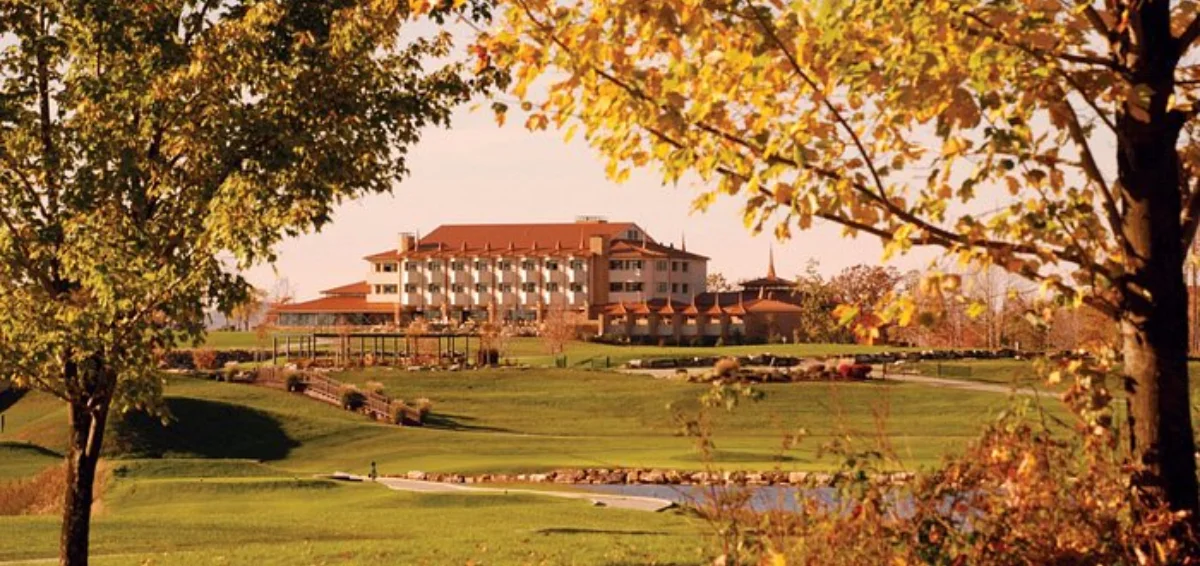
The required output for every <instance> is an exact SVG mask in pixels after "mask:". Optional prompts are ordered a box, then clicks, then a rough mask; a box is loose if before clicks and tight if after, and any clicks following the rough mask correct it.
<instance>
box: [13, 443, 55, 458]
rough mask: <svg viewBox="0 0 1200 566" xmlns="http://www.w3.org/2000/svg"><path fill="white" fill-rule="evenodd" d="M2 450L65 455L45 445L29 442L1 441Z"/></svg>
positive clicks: (48, 455)
mask: <svg viewBox="0 0 1200 566" xmlns="http://www.w3.org/2000/svg"><path fill="white" fill-rule="evenodd" d="M0 450H4V451H8V452H25V453H28V454H29V455H37V456H46V457H47V458H62V457H63V455H62V454H59V453H58V452H55V451H53V450H51V449H49V448H46V447H44V446H38V445H37V444H31V443H28V442H9V441H3V442H0Z"/></svg>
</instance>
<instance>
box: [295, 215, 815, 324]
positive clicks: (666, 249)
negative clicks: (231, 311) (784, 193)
mask: <svg viewBox="0 0 1200 566" xmlns="http://www.w3.org/2000/svg"><path fill="white" fill-rule="evenodd" d="M365 259H366V261H367V264H368V267H367V273H366V278H365V279H364V280H362V281H358V282H355V283H350V284H347V285H343V286H340V287H335V288H333V289H327V290H325V291H323V292H322V295H323V296H322V297H321V298H318V299H315V300H311V301H307V302H301V303H291V304H287V305H280V306H277V307H276V308H275V309H274V311H273V313H274V315H275V317H276V322H277V324H279V325H281V326H314V327H315V326H334V325H368V326H383V325H406V324H408V323H409V322H410V321H412V320H414V319H417V318H424V319H426V320H432V321H447V322H465V321H467V320H476V321H497V322H521V321H528V322H536V321H540V320H542V319H543V318H544V317H545V316H546V315H547V313H550V312H554V311H559V312H561V311H566V312H573V313H578V314H580V315H584V317H586V319H587V320H589V321H591V322H592V323H593V324H595V325H597V328H596V331H597V332H599V333H601V334H625V335H628V336H649V337H668V338H669V337H674V338H676V339H683V338H687V337H699V336H709V337H715V336H729V335H731V334H732V335H740V334H743V333H746V334H764V335H765V334H767V333H785V332H789V330H788V328H787V327H789V326H791V324H790V323H789V322H788V319H789V318H794V317H795V315H796V313H798V312H799V311H800V309H799V308H798V307H797V306H796V305H795V303H796V301H795V299H796V297H797V296H796V295H795V293H794V291H793V290H792V287H793V285H792V284H791V282H789V281H786V280H784V279H780V278H778V277H776V276H775V273H774V265H773V261H772V264H771V266H770V267H769V269H768V275H767V277H764V278H761V279H756V280H753V281H747V282H744V283H743V284H742V285H743V288H742V289H741V290H739V291H732V292H716V293H708V292H705V291H706V290H705V278H706V275H707V264H708V258H707V257H705V256H702V255H699V254H696V253H692V252H689V251H687V248H686V245H685V243H684V242H682V241H681V242H680V245H679V247H675V246H674V245H668V244H663V243H660V242H659V241H658V240H656V239H655V238H653V237H651V236H650V235H649V234H648V233H646V231H645V230H644V229H643V228H642V227H641V226H638V225H637V224H634V223H631V222H608V221H606V220H604V219H601V218H596V217H581V218H579V219H577V220H576V221H575V222H572V223H551V224H470V225H443V226H440V227H438V228H437V229H435V230H434V231H432V232H430V233H429V234H426V235H424V236H420V237H418V236H417V235H415V234H401V235H400V237H399V241H398V242H397V247H396V248H395V249H391V250H387V251H384V252H380V253H377V254H373V255H369V256H367V257H366V258H365ZM581 318H583V317H581Z"/></svg>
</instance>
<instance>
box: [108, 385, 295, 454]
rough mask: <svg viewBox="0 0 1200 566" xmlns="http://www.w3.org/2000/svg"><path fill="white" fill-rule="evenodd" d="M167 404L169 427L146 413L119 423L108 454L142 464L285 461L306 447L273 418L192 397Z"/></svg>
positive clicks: (243, 407)
mask: <svg viewBox="0 0 1200 566" xmlns="http://www.w3.org/2000/svg"><path fill="white" fill-rule="evenodd" d="M165 402H166V405H167V410H168V411H169V414H170V415H171V419H170V421H169V422H168V423H167V424H166V425H164V424H163V423H162V421H161V420H160V419H159V418H157V417H154V416H151V415H148V414H146V413H142V412H137V413H130V414H128V415H126V416H125V417H124V418H123V419H119V420H117V421H116V422H114V423H113V435H112V443H111V444H109V445H108V446H106V452H107V453H109V454H114V453H115V454H120V455H122V456H132V457H139V458H161V457H163V456H174V457H179V456H183V457H198V458H241V459H251V460H281V459H283V458H285V457H286V456H287V455H288V452H290V451H291V449H292V448H295V447H297V446H299V445H300V443H299V442H297V441H295V440H293V439H291V438H289V437H288V435H287V433H285V432H284V431H283V428H282V427H281V426H280V423H279V420H278V419H277V418H276V417H275V416H273V415H271V414H270V413H266V412H263V411H259V410H257V409H252V408H249V407H245V406H241V405H233V404H230V403H221V402H219V401H207V400H204V399H192V398H187V397H172V398H168V399H166V401H165Z"/></svg>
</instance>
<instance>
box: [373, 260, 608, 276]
mask: <svg viewBox="0 0 1200 566" xmlns="http://www.w3.org/2000/svg"><path fill="white" fill-rule="evenodd" d="M516 263H517V262H513V261H511V260H500V261H495V262H493V261H484V260H476V261H474V262H466V261H451V262H450V263H449V268H450V271H466V270H467V266H468V265H470V266H471V267H472V268H473V269H474V270H475V271H489V270H491V269H492V268H495V269H497V270H499V271H512V270H513V266H514V265H515V264H516ZM519 263H520V265H521V269H523V270H525V271H533V270H536V269H541V268H545V269H546V270H549V271H558V270H559V269H561V268H562V262H560V261H559V260H557V259H547V260H533V259H526V260H521V261H520V262H519ZM442 265H443V264H442V262H441V261H438V260H429V261H406V262H404V270H405V271H420V270H421V269H422V268H426V269H428V270H429V271H441V270H442ZM567 267H568V268H569V269H574V270H581V269H586V268H587V264H586V263H585V262H584V261H583V260H581V259H573V260H571V261H569V262H567ZM397 268H398V265H397V264H396V263H391V262H382V263H376V264H375V272H376V273H395V272H396V269H397Z"/></svg>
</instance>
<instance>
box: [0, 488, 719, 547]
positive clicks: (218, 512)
mask: <svg viewBox="0 0 1200 566" xmlns="http://www.w3.org/2000/svg"><path fill="white" fill-rule="evenodd" d="M129 467H130V468H132V472H131V473H129V474H127V475H126V476H125V477H123V478H116V479H113V480H110V486H109V489H108V490H107V492H106V493H105V495H104V499H103V500H102V503H101V505H100V508H99V510H98V512H97V514H96V517H95V520H94V523H93V535H92V545H91V550H92V556H93V559H92V563H94V564H100V565H125V564H159V565H199V564H206V565H207V564H255V565H294V564H372V565H374V564H430V565H443V564H467V563H472V562H470V561H474V563H477V564H613V565H617V564H629V565H633V564H653V563H658V564H695V563H697V562H699V561H700V557H701V554H700V548H701V546H702V545H703V544H704V540H703V538H702V537H701V536H698V535H699V533H700V532H701V531H700V528H699V525H697V524H696V523H695V521H694V520H693V519H689V518H687V517H685V516H683V515H681V514H678V513H662V514H652V513H643V512H637V511H622V510H616V509H596V508H593V507H591V506H589V505H588V504H587V503H586V502H581V501H563V500H558V499H553V498H546V497H537V496H515V495H514V496H499V495H496V496H493V495H478V494H470V495H458V494H410V493H401V492H395V491H390V490H387V489H386V488H384V487H382V486H379V485H374V484H344V483H334V482H331V481H324V480H314V479H307V478H304V477H290V476H286V477H279V476H278V475H277V476H276V477H271V476H265V477H236V476H233V477H212V476H209V477H206V478H198V477H194V476H170V475H164V474H163V473H161V470H158V471H157V472H156V473H151V474H147V475H145V476H143V475H142V474H140V473H139V471H138V469H137V466H136V465H134V466H129ZM0 532H3V533H4V538H3V542H0V562H6V563H7V561H14V560H26V559H28V560H36V559H46V558H51V557H53V556H55V554H56V552H57V546H56V545H57V542H58V518H57V517H51V516H42V517H0ZM16 541H20V543H19V544H14V543H15V542H16Z"/></svg>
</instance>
